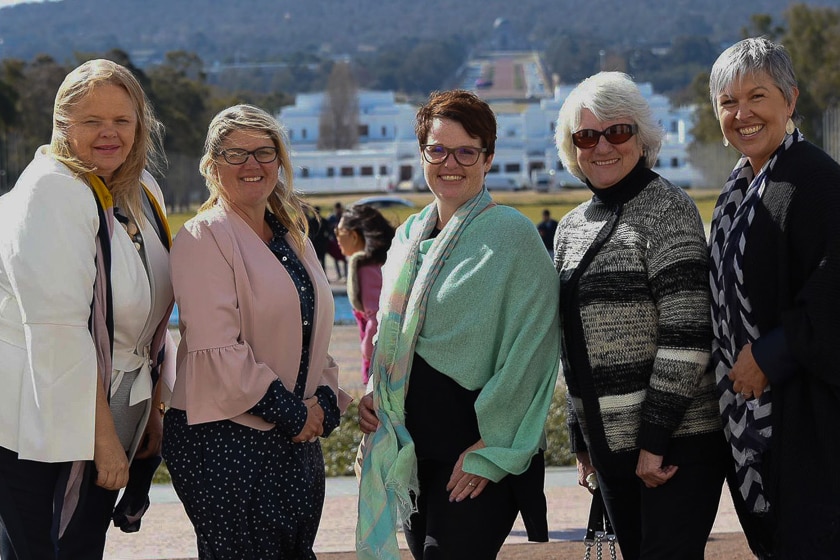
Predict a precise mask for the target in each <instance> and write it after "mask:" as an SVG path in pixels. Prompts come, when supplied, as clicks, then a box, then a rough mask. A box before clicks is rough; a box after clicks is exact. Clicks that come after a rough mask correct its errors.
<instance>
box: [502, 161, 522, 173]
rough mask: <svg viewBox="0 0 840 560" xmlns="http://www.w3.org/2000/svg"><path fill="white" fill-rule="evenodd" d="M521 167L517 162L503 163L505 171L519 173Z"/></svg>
mask: <svg viewBox="0 0 840 560" xmlns="http://www.w3.org/2000/svg"><path fill="white" fill-rule="evenodd" d="M520 169H522V166H521V165H519V164H518V163H506V164H505V173H519V170H520Z"/></svg>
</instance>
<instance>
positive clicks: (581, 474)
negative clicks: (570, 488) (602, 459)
mask: <svg viewBox="0 0 840 560" xmlns="http://www.w3.org/2000/svg"><path fill="white" fill-rule="evenodd" d="M575 455H576V456H577V472H578V484H579V485H580V486H583V487H584V488H586V489H587V490H589V491H590V492H594V491H595V488H593V487H592V486H591V485H590V484H589V480H587V479H588V478H589V475H594V474H595V467H593V466H592V462H591V461H590V460H589V453H588V452H586V451H578V452H577V453H575Z"/></svg>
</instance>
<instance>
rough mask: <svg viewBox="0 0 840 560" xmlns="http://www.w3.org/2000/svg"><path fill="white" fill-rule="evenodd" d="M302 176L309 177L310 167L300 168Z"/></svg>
mask: <svg viewBox="0 0 840 560" xmlns="http://www.w3.org/2000/svg"><path fill="white" fill-rule="evenodd" d="M300 176H301V177H309V168H308V167H301V168H300Z"/></svg>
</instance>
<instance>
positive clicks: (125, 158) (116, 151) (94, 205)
mask: <svg viewBox="0 0 840 560" xmlns="http://www.w3.org/2000/svg"><path fill="white" fill-rule="evenodd" d="M162 132H163V127H162V126H161V124H160V122H159V121H158V120H157V119H156V118H155V116H154V114H153V111H152V108H151V106H150V105H149V102H148V100H147V99H146V96H145V94H144V93H143V91H142V89H141V87H140V84H139V83H138V82H137V79H136V78H135V77H134V76H133V75H132V74H131V72H129V71H128V70H127V69H126V68H124V67H122V66H120V65H118V64H116V63H114V62H111V61H108V60H91V61H88V62H85V63H84V64H82V65H80V66H79V67H78V68H76V69H75V70H73V71H72V72H70V73H69V74H68V75H67V76H66V77H65V79H64V81H63V83H62V84H61V86H60V87H59V90H58V93H57V95H56V98H55V106H54V111H53V129H52V140H51V142H50V145H49V146H42V147H40V148H38V151H37V152H36V153H35V158H34V159H33V161H32V162H31V163H30V164H29V166H27V168H26V170H25V171H24V172H23V174H22V175H21V177H20V179H18V181H17V183H16V185H15V187H14V188H13V189H12V190H11V191H10V192H9V193H8V194H6V195H4V196H3V197H2V198H0V378H2V379H3V389H2V391H0V556H2V557H3V558H4V559H6V560H27V559H47V558H57V559H73V560H76V559H91V558H102V555H103V552H104V548H105V535H106V531H107V529H108V525H109V523H110V521H111V519H112V516H113V517H114V518H115V520H116V516H115V514H114V505H115V503H116V501H117V495H118V491H119V489H120V488H123V487H125V486H126V484H127V483H128V482H129V480H131V481H132V482H134V481H135V479H136V480H138V481H141V482H142V479H143V477H144V476H145V481H146V484H147V485H148V484H149V483H150V482H151V473H153V472H154V469H155V468H156V467H157V465H158V463H159V462H160V445H161V436H162V430H163V428H162V424H161V413H160V412H159V404H160V402H161V396H160V395H161V393H160V391H161V384H160V383H159V382H158V380H159V377H160V375H159V374H160V369H159V366H160V360H161V359H162V358H161V357H162V356H163V355H164V353H163V345H164V341H165V339H166V327H167V324H168V319H169V314H170V312H171V310H172V287H171V285H170V282H169V255H168V249H169V231H168V228H167V225H166V216H165V214H164V210H163V209H164V208H165V204H164V202H163V197H162V194H161V191H160V188H159V187H158V184H157V182H156V181H155V179H154V178H153V177H152V175H151V174H150V173H149V172H148V171H146V168H147V167H149V168H152V169H155V168H156V165H157V164H158V163H162V162H163V155H162V151H161V149H160V148H161V146H162V143H161V140H162ZM141 464H142V465H143V468H141V469H140V470H138V469H136V468H135V467H136V466H137V465H141ZM140 471H145V472H144V473H143V474H141V472H140ZM139 486H140V487H141V491H142V484H140V485H139ZM146 490H148V486H146ZM142 505H143V507H142V508H141V509H140V510H136V511H134V510H132V511H131V512H129V513H130V514H131V516H132V517H134V520H133V523H134V524H135V525H139V521H137V519H138V518H139V515H142V513H143V511H145V506H146V505H147V501H146V499H145V497H144V498H143V499H142ZM135 516H136V517H135ZM123 527H124V528H125V526H123Z"/></svg>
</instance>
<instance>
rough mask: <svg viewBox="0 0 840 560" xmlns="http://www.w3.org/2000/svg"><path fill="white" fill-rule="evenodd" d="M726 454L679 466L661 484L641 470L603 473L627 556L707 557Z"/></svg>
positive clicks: (661, 559) (644, 559)
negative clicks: (647, 480) (653, 484)
mask: <svg viewBox="0 0 840 560" xmlns="http://www.w3.org/2000/svg"><path fill="white" fill-rule="evenodd" d="M725 475H726V457H725V455H723V453H717V452H714V450H712V452H711V453H710V455H709V458H708V460H707V461H702V462H694V463H689V464H682V465H679V470H678V471H677V473H676V474H675V475H674V476H673V477H672V478H671V480H669V481H668V482H666V483H665V484H663V485H662V486H659V487H657V488H647V487H645V485H644V483H643V482H642V480H641V479H640V478H638V477H637V476H636V474H635V472H628V473H624V474H612V473H611V474H609V475H606V476H605V475H603V474H602V473H601V472H599V473H598V483H599V485H600V488H601V492H602V495H603V497H604V503H605V505H606V507H607V513H608V514H609V516H610V521H611V522H612V525H613V529H614V530H615V535H616V537H617V539H618V544H619V547H620V548H621V555H622V556H623V558H624V560H674V559H676V558H679V559H680V560H703V556H704V551H705V549H706V541H707V540H708V538H709V533H711V531H712V525H713V524H714V522H715V516H716V515H717V510H718V505H719V503H720V495H721V490H722V487H723V480H724V477H725Z"/></svg>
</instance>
